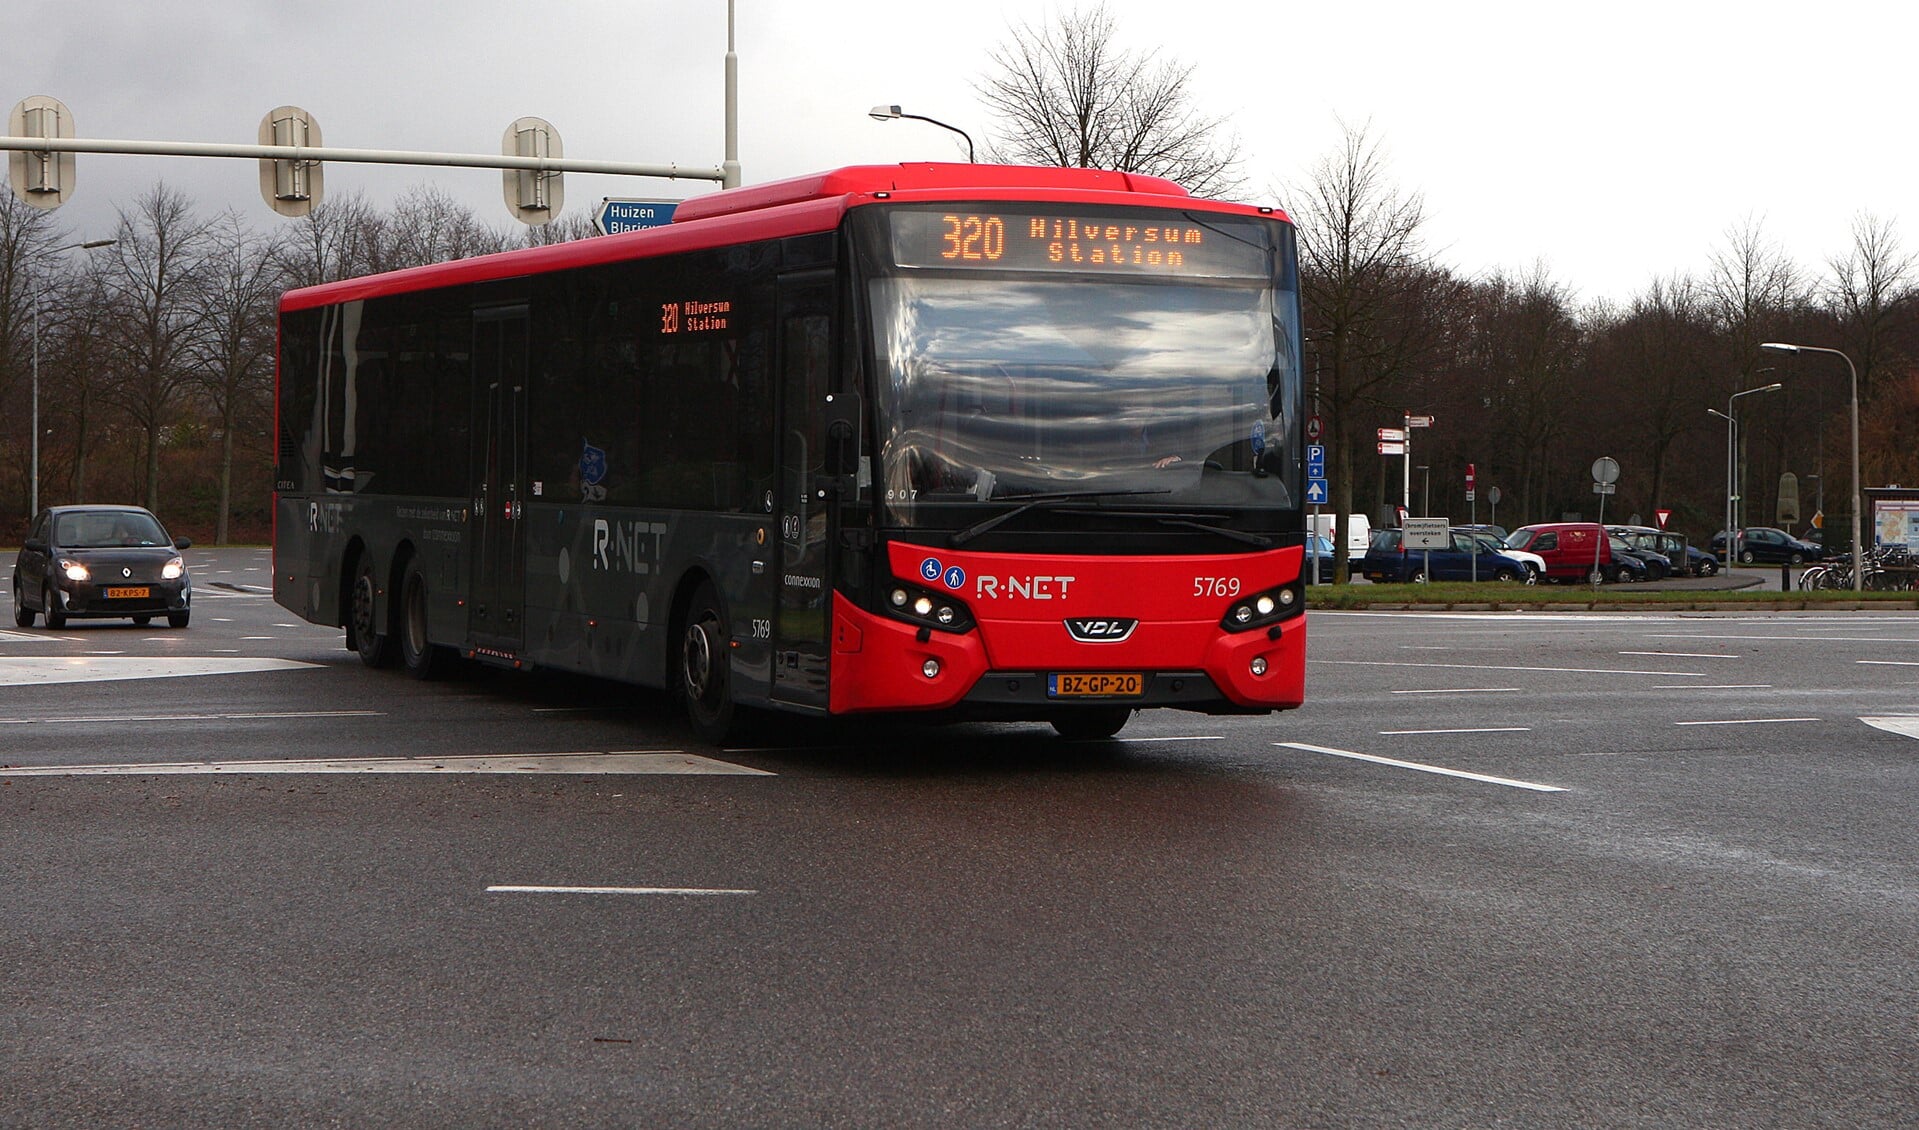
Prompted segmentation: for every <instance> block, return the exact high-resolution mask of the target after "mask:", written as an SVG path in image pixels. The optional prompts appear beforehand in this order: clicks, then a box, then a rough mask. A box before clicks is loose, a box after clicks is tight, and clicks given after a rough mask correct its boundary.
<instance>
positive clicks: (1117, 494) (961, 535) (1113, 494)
mask: <svg viewBox="0 0 1919 1130" xmlns="http://www.w3.org/2000/svg"><path fill="white" fill-rule="evenodd" d="M1171 493H1172V491H1170V490H1087V491H1060V492H1059V493H1056V494H1009V495H1006V496H1004V497H1002V498H999V499H996V500H995V501H998V502H1017V503H1019V505H1018V506H1015V507H1013V508H1012V509H1011V510H1008V511H1005V512H1004V513H1000V514H995V515H993V516H992V517H991V518H988V519H986V520H984V521H981V522H975V523H973V524H972V525H970V526H968V527H966V528H965V529H963V530H960V531H959V532H958V533H955V534H954V535H953V536H952V537H951V538H949V539H947V544H948V545H953V546H962V545H965V544H966V543H967V542H969V541H972V540H973V539H974V538H976V537H978V536H980V535H981V534H983V533H986V532H988V531H989V530H996V529H998V528H999V527H1000V526H1001V525H1002V524H1004V523H1006V522H1009V521H1011V520H1012V519H1014V518H1017V517H1019V516H1020V515H1021V514H1024V513H1026V512H1027V511H1028V510H1032V509H1034V508H1035V507H1039V506H1049V505H1057V504H1059V503H1062V502H1085V501H1087V500H1089V499H1095V498H1126V497H1130V496H1136V495H1142V494H1171Z"/></svg>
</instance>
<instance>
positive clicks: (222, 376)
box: [189, 211, 280, 545]
mask: <svg viewBox="0 0 1919 1130" xmlns="http://www.w3.org/2000/svg"><path fill="white" fill-rule="evenodd" d="M278 250H279V249H278V247H277V246H276V243H275V241H274V240H271V239H268V238H264V237H262V236H259V235H256V234H254V233H253V232H251V231H249V230H248V229H247V228H246V226H245V224H244V223H243V222H242V220H241V219H240V216H239V215H238V214H237V213H235V212H232V211H228V212H226V213H225V214H224V215H222V216H221V217H220V218H219V220H217V221H216V222H215V223H214V224H213V225H212V226H211V227H210V228H209V229H208V231H207V253H206V256H205V258H204V259H203V260H202V264H201V268H200V277H201V285H200V286H199V287H198V288H197V293H196V300H197V301H196V304H197V306H198V307H199V313H198V320H199V323H200V326H201V329H202V332H201V333H199V334H196V335H195V336H194V338H193V340H192V342H191V344H190V346H189V355H190V359H191V364H192V367H193V373H194V383H195V384H196V385H197V387H198V388H199V390H200V391H201V393H202V394H203V395H204V396H205V397H206V398H207V400H208V402H209V403H210V405H211V407H212V410H213V413H214V415H215V417H216V418H217V420H218V422H219V427H220V503H219V512H218V514H217V515H216V517H215V519H214V534H213V540H214V542H215V544H218V545H225V544H226V542H227V519H228V517H229V515H230V514H231V513H232V510H233V457H234V447H235V442H236V438H237V437H238V436H239V435H240V433H241V431H242V428H243V427H246V426H248V425H251V424H254V423H256V422H258V421H260V420H261V419H263V418H264V417H265V415H266V414H267V413H268V412H269V411H270V409H271V396H272V389H273V380H272V378H273V343H274V301H275V299H276V298H277V297H278V295H279V293H280V272H279V268H278V265H277V262H276V259H277V254H278ZM268 458H271V457H270V456H268Z"/></svg>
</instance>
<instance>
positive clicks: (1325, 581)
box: [1299, 534, 1333, 585]
mask: <svg viewBox="0 0 1919 1130" xmlns="http://www.w3.org/2000/svg"><path fill="white" fill-rule="evenodd" d="M1315 558H1317V559H1318V561H1319V583H1320V584H1322V585H1330V584H1332V583H1333V541H1332V539H1331V538H1329V537H1327V536H1326V535H1325V534H1307V535H1306V552H1305V553H1304V554H1302V555H1301V556H1300V559H1299V575H1300V577H1301V578H1303V579H1304V580H1305V581H1306V583H1307V584H1311V583H1312V581H1313V561H1314V559H1315Z"/></svg>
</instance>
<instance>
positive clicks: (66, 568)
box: [60, 558, 93, 581]
mask: <svg viewBox="0 0 1919 1130" xmlns="http://www.w3.org/2000/svg"><path fill="white" fill-rule="evenodd" d="M60 572H61V573H63V574H65V575H66V578H67V580H69V581H89V580H92V579H93V574H92V573H89V572H87V567H86V566H85V565H82V564H80V563H79V562H78V561H69V560H66V559H64V558H63V559H62V560H61V562H60Z"/></svg>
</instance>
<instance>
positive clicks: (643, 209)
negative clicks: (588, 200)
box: [593, 199, 680, 235]
mask: <svg viewBox="0 0 1919 1130" xmlns="http://www.w3.org/2000/svg"><path fill="white" fill-rule="evenodd" d="M679 206H680V202H679V201H677V200H612V199H608V200H602V201H600V210H599V212H598V213H597V214H596V215H595V216H594V217H593V223H594V225H595V226H597V227H598V228H599V229H600V230H601V231H603V232H605V233H606V234H607V235H618V234H620V233H621V232H628V231H639V230H640V229H641V228H657V227H663V226H665V225H667V224H670V223H672V222H673V210H674V209H676V208H678V207H679Z"/></svg>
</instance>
